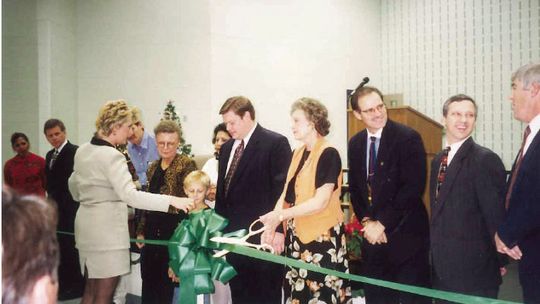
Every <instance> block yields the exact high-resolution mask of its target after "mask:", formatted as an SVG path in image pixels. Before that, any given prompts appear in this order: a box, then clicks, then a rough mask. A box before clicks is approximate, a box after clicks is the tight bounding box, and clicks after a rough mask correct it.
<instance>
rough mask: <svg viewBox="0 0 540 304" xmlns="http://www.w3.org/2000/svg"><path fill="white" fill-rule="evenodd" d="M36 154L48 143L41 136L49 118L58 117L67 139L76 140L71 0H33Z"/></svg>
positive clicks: (73, 3) (73, 24) (75, 87)
mask: <svg viewBox="0 0 540 304" xmlns="http://www.w3.org/2000/svg"><path fill="white" fill-rule="evenodd" d="M37 22H38V23H37V29H38V92H39V120H38V121H39V134H40V136H39V140H40V146H39V147H40V149H39V151H40V154H41V155H45V153H46V152H47V151H48V150H50V149H51V148H52V147H51V146H50V145H49V143H48V142H47V140H46V138H45V136H43V124H44V123H45V121H47V119H49V118H52V117H54V118H59V119H61V120H62V121H63V122H64V124H65V126H66V130H67V135H68V139H70V141H74V142H77V138H78V136H77V135H78V128H77V125H78V119H77V116H78V104H77V81H76V77H75V76H76V70H77V61H76V57H75V55H76V52H75V41H76V40H75V39H76V37H75V24H76V23H75V2H74V1H71V0H40V1H37Z"/></svg>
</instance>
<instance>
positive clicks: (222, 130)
mask: <svg viewBox="0 0 540 304" xmlns="http://www.w3.org/2000/svg"><path fill="white" fill-rule="evenodd" d="M229 139H231V134H230V133H229V131H227V126H225V124H224V123H220V124H219V125H217V126H216V127H215V128H214V137H212V143H213V144H214V156H215V158H210V159H209V160H207V161H206V163H205V164H204V166H203V168H202V171H204V173H206V174H208V176H210V182H211V186H210V193H209V194H208V199H209V200H210V201H212V204H213V203H214V201H215V199H216V185H217V179H218V163H219V150H221V146H222V145H223V144H224V143H226V142H227V141H228V140H229ZM210 207H212V208H213V207H214V206H213V205H212V206H210Z"/></svg>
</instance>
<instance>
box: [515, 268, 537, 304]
mask: <svg viewBox="0 0 540 304" xmlns="http://www.w3.org/2000/svg"><path fill="white" fill-rule="evenodd" d="M519 283H520V284H521V288H522V289H523V303H526V304H540V273H538V272H531V273H523V272H520V273H519Z"/></svg>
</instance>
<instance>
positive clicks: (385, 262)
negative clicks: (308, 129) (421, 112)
mask: <svg viewBox="0 0 540 304" xmlns="http://www.w3.org/2000/svg"><path fill="white" fill-rule="evenodd" d="M351 106H352V109H353V111H354V112H353V113H354V115H355V117H356V118H357V119H359V120H362V121H363V122H364V123H365V125H366V127H367V128H366V129H365V130H362V131H360V132H359V133H358V134H356V135H355V136H353V137H352V138H351V140H350V141H349V150H348V156H349V188H350V194H351V202H352V206H353V208H354V212H355V213H356V216H357V217H358V218H359V219H360V220H361V222H362V224H363V225H364V237H365V239H366V241H365V242H363V244H362V263H363V264H362V272H363V274H364V275H366V276H368V277H373V278H377V279H383V280H388V281H394V282H398V283H404V284H412V285H419V286H428V285H429V261H428V248H429V234H428V233H429V232H428V229H429V223H428V217H427V212H426V209H425V207H424V205H423V203H422V193H423V192H424V188H425V182H426V152H425V150H424V145H423V143H422V139H421V137H420V135H419V134H418V132H416V131H414V130H413V129H411V128H409V127H407V126H404V125H402V124H399V123H396V122H393V121H391V120H388V115H387V111H386V106H385V105H384V103H383V98H382V93H381V92H380V91H379V90H378V89H376V88H374V87H368V86H366V87H362V88H360V89H358V90H357V91H356V92H355V93H354V94H353V96H352V98H351ZM364 290H365V295H366V301H367V303H370V304H371V303H385V304H389V303H404V304H406V303H423V302H426V303H429V302H430V299H427V298H425V297H417V296H414V295H412V294H409V293H398V292H395V291H393V290H391V289H386V288H379V287H376V286H374V285H369V284H366V285H365V289H364Z"/></svg>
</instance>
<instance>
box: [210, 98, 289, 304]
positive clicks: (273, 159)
mask: <svg viewBox="0 0 540 304" xmlns="http://www.w3.org/2000/svg"><path fill="white" fill-rule="evenodd" d="M219 113H220V114H221V115H222V117H223V122H224V123H225V124H226V126H227V131H229V133H230V134H231V136H232V140H229V141H228V142H226V143H225V144H223V146H222V147H221V151H220V158H219V169H218V183H217V194H216V211H217V212H218V213H220V214H221V215H223V216H224V217H226V218H228V219H229V225H228V227H227V228H226V230H227V231H234V230H238V229H242V228H244V229H247V228H248V227H249V225H250V224H251V223H252V222H253V221H255V220H257V219H258V218H259V216H261V215H263V214H266V213H267V212H269V211H271V210H273V209H274V206H275V204H276V201H277V200H278V198H279V196H280V195H281V192H282V191H283V187H284V184H285V178H286V176H287V169H288V167H289V164H290V161H291V147H290V145H289V142H288V140H287V138H285V137H284V136H283V135H280V134H277V133H275V132H272V131H270V130H267V129H265V128H263V127H262V126H261V125H259V124H258V123H257V122H256V121H255V109H254V108H253V105H252V104H251V101H250V100H249V99H247V98H246V97H243V96H236V97H231V98H229V99H227V101H225V103H224V104H223V106H222V107H221V110H220V111H219ZM276 238H278V239H280V240H281V243H282V242H283V240H284V236H283V234H282V233H276ZM248 241H251V242H254V243H258V242H260V238H259V237H257V239H250V240H248ZM227 261H228V262H230V263H231V264H232V265H233V266H234V268H235V269H236V271H237V272H238V275H237V276H236V277H234V278H233V279H232V280H231V282H230V285H231V293H232V300H233V303H235V304H242V303H281V289H282V288H281V287H282V281H283V267H282V266H279V265H277V264H272V263H269V262H264V261H259V260H255V259H252V258H249V257H245V256H240V255H236V254H228V255H227Z"/></svg>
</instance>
